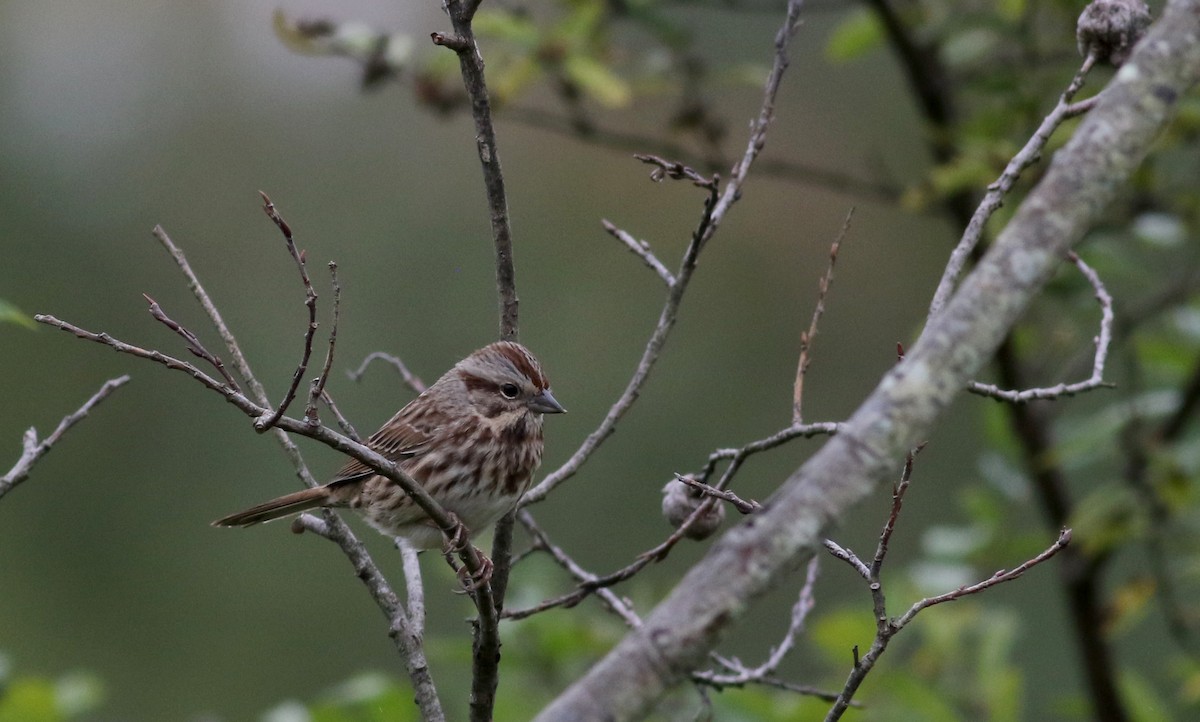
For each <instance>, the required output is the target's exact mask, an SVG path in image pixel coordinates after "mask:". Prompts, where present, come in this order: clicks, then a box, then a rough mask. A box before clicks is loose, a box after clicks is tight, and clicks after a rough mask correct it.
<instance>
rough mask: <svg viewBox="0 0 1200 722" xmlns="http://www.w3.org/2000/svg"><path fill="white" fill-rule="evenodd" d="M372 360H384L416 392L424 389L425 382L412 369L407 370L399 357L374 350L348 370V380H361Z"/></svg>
mask: <svg viewBox="0 0 1200 722" xmlns="http://www.w3.org/2000/svg"><path fill="white" fill-rule="evenodd" d="M372 361H386V362H387V363H389V364H391V365H392V366H393V367H394V368H395V369H396V371H397V372H398V373H399V374H400V378H401V379H403V380H404V384H405V385H406V386H408V387H409V388H410V389H412V390H413V391H415V392H417V393H418V394H420V393H422V392H423V391H425V382H424V381H422V380H421V379H420V377H418V376H417V375H416V374H414V373H413V372H412V371H409V370H408V367H407V366H405V365H404V361H402V360H400V357H398V356H393V355H391V354H387V353H383V352H381V351H375V352H374V353H370V354H367V357H366V358H365V359H363V361H362V363H361V364H359V366H358V368H357V369H355V370H353V371H350V372H349V373H348V374H347V375H348V376H349V377H350V380H351V381H361V380H362V377H363V375H364V374H366V372H367V366H369V365H370V364H371V362H372Z"/></svg>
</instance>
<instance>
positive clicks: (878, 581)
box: [825, 444, 1071, 722]
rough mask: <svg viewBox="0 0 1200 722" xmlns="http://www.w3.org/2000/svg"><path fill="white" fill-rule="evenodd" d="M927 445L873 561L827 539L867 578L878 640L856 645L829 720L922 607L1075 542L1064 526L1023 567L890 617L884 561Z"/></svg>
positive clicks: (975, 589) (968, 590)
mask: <svg viewBox="0 0 1200 722" xmlns="http://www.w3.org/2000/svg"><path fill="white" fill-rule="evenodd" d="M922 448H924V444H922V445H920V446H918V447H917V448H916V449H914V450H913V451H911V452H909V454H908V455H907V457H906V458H905V462H904V471H903V473H902V474H901V476H900V482H899V483H898V484H897V485H896V487H895V489H893V491H892V506H891V510H890V511H889V513H888V518H887V521H886V522H885V523H884V525H883V530H882V531H881V532H880V533H879V543H878V544H877V545H876V547H875V556H874V557H873V558H872V560H871V564H870V565H867V564H864V563H863V561H862V560H861V559H859V558H858V556H856V555H855V554H854V553H853V552H851V551H849V550H847V549H844V548H842V547H841V546H839V545H838V544H836V543H835V542H832V541H829V540H826V541H825V547H826V548H827V549H829V551H830V552H831V553H832V554H833V556H835V557H837V558H838V559H841V560H843V561H845V562H847V563H848V564H850V566H851V567H853V568H854V570H855V571H856V572H858V574H859V575H860V576H862V577H863V579H865V580H866V581H867V588H868V589H869V590H870V592H871V602H872V606H873V608H874V615H875V639H874V641H873V642H872V643H871V648H870V649H869V650H867V653H866V654H864V655H862V656H859V654H858V648H857V647H856V648H855V653H854V665H853V667H852V668H851V671H850V675H849V677H848V678H847V679H846V684H845V685H844V686H843V688H842V692H841V694H839V695H838V697H837V700H836V701H835V702H834V704H833V706H832V707H831V708H830V709H829V712H828V713H827V714H826V716H825V722H833V720H838V719H841V716H842V714H843V713H845V711H846V708H847V707H848V706H849V705H850V701H851V698H852V697H853V696H854V693H855V692H856V691H857V690H858V688H859V686H860V685H861V684H862V682H863V680H864V679H866V676H867V675H868V674H869V673H870V672H871V669H872V668H873V667H874V666H875V663H876V662H877V661H879V657H880V656H881V655H882V654H883V653H884V652H885V651H886V650H887V646H888V644H889V643H890V642H891V640H892V637H894V636H896V634H898V633H899V632H900V630H901V629H903V628H904V627H905V626H907V625H908V623H909V622H911V621H912V620H913V619H914V618H915V617H916V616H917V614H919V613H920V612H921V610H923V609H926V608H928V607H932V606H934V605H936V604H942V603H944V602H950V601H954V600H956V599H961V598H962V597H965V596H968V595H971V594H978V593H979V592H982V591H984V590H986V589H988V588H990V587H993V586H996V585H997V584H1001V583H1003V582H1007V581H1012V580H1013V579H1016V578H1017V577H1019V576H1021V575H1022V574H1024V573H1025V572H1026V571H1028V570H1029V569H1030V568H1032V567H1034V566H1036V565H1038V564H1041V563H1042V562H1044V561H1046V560H1047V559H1049V558H1050V557H1052V556H1054V555H1055V554H1057V553H1058V552H1059V551H1061V550H1062V549H1063V548H1064V547H1066V546H1067V544H1069V543H1070V541H1071V530H1070V529H1063V530H1062V531H1061V532H1060V533H1059V536H1058V539H1057V540H1056V541H1055V542H1054V544H1052V545H1050V546H1049V547H1048V548H1046V550H1045V551H1043V552H1042V553H1041V554H1038V555H1037V556H1035V557H1033V558H1032V559H1029V560H1028V561H1026V562H1024V563H1023V564H1021V565H1020V566H1018V567H1016V568H1015V569H1012V570H1011V571H1005V570H1001V571H998V572H996V573H995V574H993V575H992V576H991V577H988V578H987V579H985V580H983V581H981V582H978V583H976V584H971V585H965V586H961V587H959V588H958V589H955V590H953V591H950V592H947V593H945V594H940V595H938V596H935V597H927V598H925V599H922V600H920V601H919V602H917V603H916V604H913V605H912V606H911V607H909V609H908V611H906V612H905V613H904V614H903V615H901V616H900V617H897V618H892V617H889V616H888V612H887V598H886V596H885V594H884V590H883V581H882V578H881V576H882V571H883V562H884V560H885V558H886V557H887V552H888V543H889V542H890V541H891V538H892V532H893V531H895V529H896V520H897V519H898V518H899V516H900V510H901V508H902V507H903V503H904V493H905V492H906V491H908V487H909V484H910V482H911V480H912V471H913V460H914V458H915V456H916V454H917V453H919V452H920V451H921V449H922Z"/></svg>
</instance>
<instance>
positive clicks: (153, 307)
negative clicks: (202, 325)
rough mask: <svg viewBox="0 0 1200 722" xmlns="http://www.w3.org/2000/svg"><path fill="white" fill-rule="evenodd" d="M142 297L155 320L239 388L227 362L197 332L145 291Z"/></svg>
mask: <svg viewBox="0 0 1200 722" xmlns="http://www.w3.org/2000/svg"><path fill="white" fill-rule="evenodd" d="M142 298H144V299H146V302H147V303H149V304H150V308H149V309H148V310H149V311H150V315H151V316H153V317H154V320H156V321H158V322H159V323H161V324H162V325H164V326H166V327H167V328H169V329H171V330H172V331H174V332H175V333H177V334H179V336H180V338H182V339H183V342H184V344H185V345H186V346H187V350H188V351H190V352H191V353H192V355H193V356H196V357H197V358H202V359H204V360H205V361H207V362H208V363H210V364H212V366H213V368H215V369H216V370H217V373H219V374H221V378H223V379H225V383H227V384H229V386H230V387H231V388H234V389H237V388H238V384H237V381H235V380H234V378H233V376H232V375H230V373H229V369H227V368H225V362H223V361H222V360H221V358H220V357H219V356H217V355H216V354H213V353H210V352H209V350H208V349H206V348H205V347H204V344H203V343H201V342H200V339H199V338H197V336H196V334H194V333H192V332H191V331H190V330H188V329H186V328H184V327H183V326H180V325H179V324H178V323H176V322H175V321H174V319H172V318H171V317H170V316H168V315H167V314H166V312H165V311H163V310H162V307H161V306H159V305H158V302H157V301H155V300H154V299H153V298H150V296H148V295H146V294H144V293H143V294H142Z"/></svg>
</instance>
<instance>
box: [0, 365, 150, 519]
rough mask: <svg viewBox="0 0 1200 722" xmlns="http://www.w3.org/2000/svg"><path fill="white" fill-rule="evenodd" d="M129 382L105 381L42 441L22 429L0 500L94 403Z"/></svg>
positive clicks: (3, 479) (3, 478)
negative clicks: (19, 446)
mask: <svg viewBox="0 0 1200 722" xmlns="http://www.w3.org/2000/svg"><path fill="white" fill-rule="evenodd" d="M127 383H129V376H128V375H124V376H118V377H117V378H115V379H109V380H108V381H105V382H104V384H103V385H102V386H100V389H99V390H98V391H96V393H94V394H92V396H91V398H89V399H88V400H87V401H85V402H84V403H83V405H82V406H80V407H79V408H78V409H76V410H75V411H73V412H72V413H70V414H67V415H66V416H64V417H63V418H62V421H59V422H58V426H56V427H55V428H54V431H51V432H50V435H49V436H47V437H46V438H44V439H42V440H41V441H38V438H37V429H35V428H33V427H32V426H31V427H29V428H28V429H26V430H25V434H24V436H22V438H21V456H20V458H18V459H17V463H15V464H13V466H12V468H11V469H9V470H8V472H7V473H6V474H4V476H0V497H3V496H4V495H5V494H7V493H8V492H10V491H12V490H13V489H15V488H17V486H18V485H20V484H21V482H23V481H25V480H26V479H28V478H29V473H30V471H31V470H32V469H33V465H34V464H36V463H37V462H38V460H39V459H41V458H42V457H43V456H45V455H46V454H47V453H49V451H50V449H51V448H53V447H54V445H55V444H57V443H58V442H59V440H60V439H62V437H63V434H65V433H67V431H68V430H69V429H70V428H71V427H72V426H74V425H75V424H78V423H79V422H80V421H83V419H84V417H86V416H87V415H88V414H89V413H91V411H92V409H94V408H95V407H96V404H98V403H100V402H101V401H103V400H104V399H106V398H108V396H109V394H111V393H112V392H114V391H116V390H117V389H119V388H121V387H122V386H124V385H125V384H127Z"/></svg>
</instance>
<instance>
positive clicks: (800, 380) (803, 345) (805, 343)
mask: <svg viewBox="0 0 1200 722" xmlns="http://www.w3.org/2000/svg"><path fill="white" fill-rule="evenodd" d="M853 217H854V209H853V208H851V209H850V212H849V213H847V214H846V220H845V221H844V222H843V223H842V230H841V231H840V232H839V233H838V235H837V238H835V239H833V245H832V246H830V247H829V265H828V266H826V268H825V275H823V276H821V280H820V282H819V283H818V284H817V306H816V308H814V309H813V314H812V320H810V321H809V322H808V330H807V331H805V332H804V333H801V334H800V361H799V362H798V363H797V364H796V384H795V386H794V387H793V389H792V423H793V424H797V425H799V424H802V423H804V376H805V374H807V373H808V363H809V351H811V350H812V342H813V339H814V338H816V336H817V324H819V323H820V322H821V316H823V315H824V314H825V295H826V294H828V293H829V287H830V286H831V285H833V267H834V265H836V264H837V257H838V251H839V250H841V247H842V240H843V239H844V238H845V237H846V231H848V230H850V219H852V218H853Z"/></svg>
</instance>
